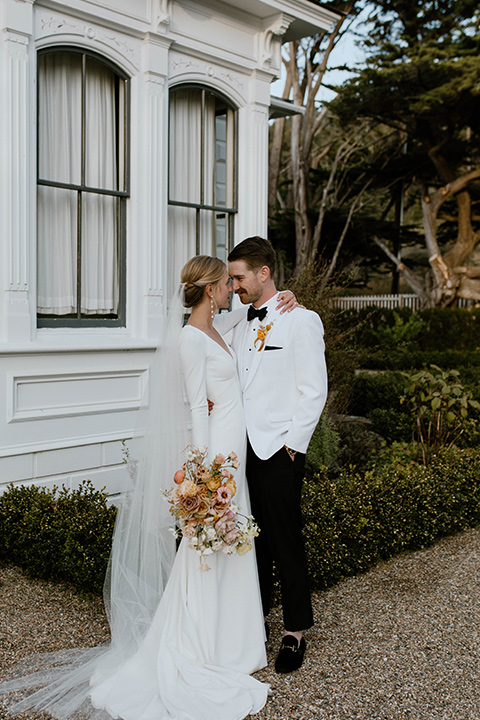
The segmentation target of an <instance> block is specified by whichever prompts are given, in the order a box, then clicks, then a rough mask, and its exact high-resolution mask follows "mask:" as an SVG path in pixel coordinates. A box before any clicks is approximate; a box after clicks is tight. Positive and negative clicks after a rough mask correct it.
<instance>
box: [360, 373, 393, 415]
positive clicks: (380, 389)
mask: <svg viewBox="0 0 480 720" xmlns="http://www.w3.org/2000/svg"><path fill="white" fill-rule="evenodd" d="M405 386H406V379H405V376H404V375H403V374H402V373H400V372H375V373H371V372H359V373H358V374H357V375H356V376H355V379H354V381H353V387H352V399H351V401H350V408H349V409H350V413H351V414H352V415H360V416H362V417H368V413H369V412H370V411H371V410H373V409H374V408H381V409H382V410H389V409H391V408H396V409H397V410H400V398H401V397H403V395H404V393H405Z"/></svg>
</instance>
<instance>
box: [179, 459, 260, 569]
mask: <svg viewBox="0 0 480 720" xmlns="http://www.w3.org/2000/svg"><path fill="white" fill-rule="evenodd" d="M185 457H186V460H185V462H184V464H183V466H182V468H181V469H180V470H177V472H176V473H175V475H174V478H173V479H174V482H175V485H174V487H173V488H171V489H170V490H167V491H165V499H166V500H167V501H168V502H169V503H170V504H171V508H170V512H171V513H172V515H174V516H175V517H176V519H177V525H178V526H177V527H176V528H173V533H174V535H175V537H177V538H180V537H184V538H185V540H186V541H187V542H188V545H189V547H190V548H192V549H193V550H195V552H197V553H198V554H199V555H200V557H201V565H200V567H201V568H202V570H209V569H210V568H209V566H208V565H207V563H206V560H205V558H206V556H208V555H212V554H213V553H215V552H219V551H221V552H223V553H224V554H226V555H231V554H233V553H236V554H237V555H245V554H246V553H247V552H249V550H251V549H252V541H253V538H255V537H256V536H257V535H258V533H259V529H258V525H257V524H256V522H255V520H254V519H253V517H252V516H251V515H243V514H242V513H241V512H240V508H239V507H237V506H236V505H235V503H234V502H233V497H234V496H235V493H236V491H237V487H236V484H235V480H234V476H233V473H232V472H231V470H230V468H233V469H234V470H237V469H238V468H239V467H240V463H239V460H238V458H237V455H236V454H235V453H234V452H231V453H230V454H229V455H227V456H226V457H225V456H224V455H221V454H218V455H216V457H215V458H214V460H213V461H212V462H211V463H210V464H209V463H208V462H207V450H206V449H198V448H195V447H192V446H189V447H188V448H187V449H186V451H185Z"/></svg>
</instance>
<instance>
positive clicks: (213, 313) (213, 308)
mask: <svg viewBox="0 0 480 720" xmlns="http://www.w3.org/2000/svg"><path fill="white" fill-rule="evenodd" d="M210 315H211V317H212V322H213V318H214V317H215V303H214V302H213V297H212V298H210Z"/></svg>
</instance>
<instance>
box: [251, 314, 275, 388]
mask: <svg viewBox="0 0 480 720" xmlns="http://www.w3.org/2000/svg"><path fill="white" fill-rule="evenodd" d="M268 315H269V317H266V318H265V320H264V322H263V323H262V325H263V327H266V326H267V325H269V324H271V325H272V327H271V328H270V330H269V332H268V334H267V336H266V338H265V340H264V342H263V344H262V346H261V349H258V350H257V349H256V350H255V354H254V356H253V360H252V364H251V366H250V370H249V371H248V378H247V381H246V383H245V388H244V389H246V388H247V387H248V386H249V385H250V383H251V382H252V380H253V378H254V377H255V373H256V372H257V370H258V368H259V365H260V362H261V359H262V357H263V353H264V351H265V345H267V343H270V342H271V339H272V337H273V335H274V333H275V324H276V323H277V322H278V319H279V317H280V312H279V311H277V310H274V309H272V310H271V311H269V313H268ZM258 344H260V343H257V345H258Z"/></svg>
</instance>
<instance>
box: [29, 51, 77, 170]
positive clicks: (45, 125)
mask: <svg viewBox="0 0 480 720" xmlns="http://www.w3.org/2000/svg"><path fill="white" fill-rule="evenodd" d="M38 100H39V102H38V109H39V116H38V122H39V132H38V175H39V177H40V178H41V179H42V180H53V181H55V182H63V183H71V184H74V183H75V184H79V183H80V182H81V158H82V154H81V153H82V57H81V55H79V54H78V53H68V52H65V53H64V52H62V53H60V52H55V53H49V54H48V55H40V56H39V58H38Z"/></svg>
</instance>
